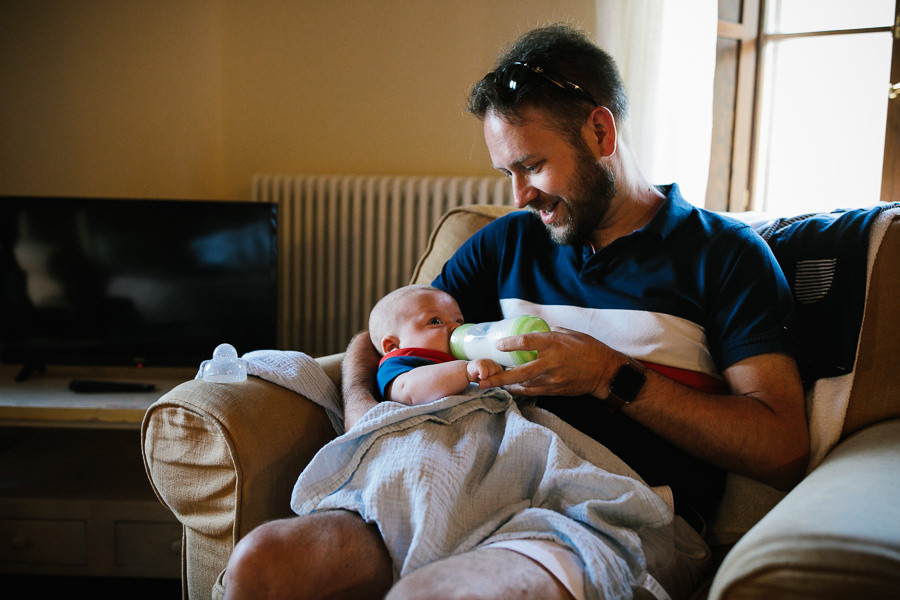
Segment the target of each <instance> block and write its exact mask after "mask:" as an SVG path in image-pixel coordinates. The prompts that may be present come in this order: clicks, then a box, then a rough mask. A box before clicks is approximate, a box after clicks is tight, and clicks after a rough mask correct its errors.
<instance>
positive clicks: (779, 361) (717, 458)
mask: <svg viewBox="0 0 900 600" xmlns="http://www.w3.org/2000/svg"><path fill="white" fill-rule="evenodd" d="M498 347H499V348H500V349H502V350H505V351H509V350H524V349H535V350H537V351H538V359H537V360H535V361H533V362H531V363H527V364H525V365H522V366H520V367H516V368H514V369H509V370H507V371H504V372H503V373H500V374H498V375H496V376H494V377H491V378H488V379H487V380H485V381H483V382H482V383H481V385H482V386H504V387H506V389H507V390H509V391H510V392H511V393H513V394H518V395H523V396H576V395H581V394H590V395H593V396H595V397H596V398H598V399H600V400H601V401H602V400H605V399H606V397H607V395H608V392H609V385H610V382H611V381H612V378H613V376H614V375H615V373H616V371H617V370H618V369H619V367H620V366H622V365H623V364H625V362H627V360H628V357H627V356H625V355H624V354H622V353H621V352H617V351H615V350H613V349H612V348H610V347H609V346H607V345H605V344H603V343H602V342H600V341H598V340H596V339H594V338H593V337H591V336H589V335H586V334H583V333H578V332H574V331H569V330H554V331H553V332H551V333H538V334H526V335H523V336H516V337H513V338H507V339H506V340H501V341H500V342H499V343H498ZM723 376H724V378H725V382H726V383H727V384H728V387H729V390H730V394H728V395H714V394H708V393H704V392H701V391H698V390H695V389H693V388H690V387H687V386H684V385H682V384H679V383H677V382H675V381H673V380H671V379H669V378H667V377H664V376H662V375H660V374H658V373H655V372H653V371H652V370H648V371H647V381H646V383H645V384H644V386H643V387H642V388H641V391H640V393H639V394H638V396H637V397H636V398H635V400H634V401H633V402H631V403H630V404H628V405H627V406H625V407H624V408H623V412H624V413H625V414H627V415H628V416H629V417H631V418H633V419H634V420H635V421H638V422H639V423H642V424H643V425H645V426H647V427H648V428H649V429H651V430H653V431H655V432H656V433H657V434H659V435H660V436H662V437H664V438H666V439H667V440H669V441H670V442H672V443H673V444H675V445H676V446H679V447H681V448H683V449H684V450H686V451H688V452H690V453H691V454H694V455H695V456H697V457H699V458H701V459H703V460H705V461H707V462H709V463H712V464H715V465H718V466H719V467H722V468H724V469H727V470H729V471H734V472H737V473H741V474H743V475H747V476H749V477H753V478H754V479H758V480H760V481H763V482H765V483H768V484H770V485H773V486H775V487H778V488H781V489H786V488H789V487H791V486H792V485H794V484H795V483H796V482H797V481H799V479H800V478H801V477H802V476H803V474H804V473H805V469H806V463H807V459H808V454H809V433H808V430H807V424H806V410H805V404H804V398H803V388H802V385H801V383H800V376H799V374H798V371H797V366H796V363H795V362H794V360H793V359H792V358H791V357H789V356H787V355H785V354H780V353H771V354H762V355H759V356H754V357H750V358H746V359H744V360H741V361H739V362H737V363H735V364H734V365H731V366H730V367H728V368H727V369H725V371H724V373H723ZM599 418H602V416H601V417H599Z"/></svg>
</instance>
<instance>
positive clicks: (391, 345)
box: [381, 335, 400, 354]
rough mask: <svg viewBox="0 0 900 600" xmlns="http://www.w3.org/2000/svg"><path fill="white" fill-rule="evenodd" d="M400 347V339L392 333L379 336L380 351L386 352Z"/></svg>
mask: <svg viewBox="0 0 900 600" xmlns="http://www.w3.org/2000/svg"><path fill="white" fill-rule="evenodd" d="M399 347H400V340H398V339H397V338H396V337H394V336H392V335H386V336H384V337H383V338H381V353H382V354H387V353H388V352H390V351H391V350H396V349H397V348H399Z"/></svg>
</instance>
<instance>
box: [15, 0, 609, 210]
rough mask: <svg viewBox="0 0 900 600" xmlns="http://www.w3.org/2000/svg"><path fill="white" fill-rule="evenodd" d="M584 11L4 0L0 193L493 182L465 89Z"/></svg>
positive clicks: (384, 1) (170, 192) (541, 5)
mask: <svg viewBox="0 0 900 600" xmlns="http://www.w3.org/2000/svg"><path fill="white" fill-rule="evenodd" d="M594 14H595V11H594V1H593V0H554V1H553V2H549V1H546V0H545V1H540V0H457V1H454V2H449V1H447V0H417V1H414V0H406V1H397V0H346V1H341V0H334V1H330V2H322V1H321V0H300V1H267V2H256V1H252V0H232V1H225V0H221V1H213V0H185V1H178V0H169V1H165V0H155V1H153V0H141V1H138V2H121V1H119V0H55V1H50V0H43V1H41V2H27V1H24V0H23V1H11V0H0V86H2V90H3V93H2V94H0V195H2V194H29V195H44V194H46V195H76V196H109V197H117V196H121V197H160V198H227V199H243V198H248V197H249V195H250V179H251V177H252V176H253V174H255V173H261V172H267V173H286V172H290V173H301V172H315V173H366V174H368V173H372V174H413V175H421V174H435V175H484V174H490V173H492V172H493V171H492V169H491V167H490V163H489V159H488V156H487V152H486V151H485V150H484V147H483V146H484V144H483V141H482V138H481V130H480V124H479V123H478V122H477V121H476V120H475V119H473V118H472V117H470V116H468V115H466V114H465V111H464V107H465V99H466V95H467V92H468V90H469V88H470V86H471V85H472V83H474V82H475V80H476V79H477V78H478V77H480V76H481V75H482V74H483V73H484V72H485V71H486V70H488V69H489V68H490V67H491V65H492V63H493V60H494V57H495V56H496V53H497V51H498V50H499V49H500V47H501V46H502V45H503V44H504V43H506V42H508V41H510V40H511V39H513V38H514V37H516V36H517V35H518V34H519V33H521V32H523V31H525V30H527V29H529V28H531V27H533V26H535V25H540V24H543V23H546V22H549V21H559V20H565V21H569V22H571V23H573V24H575V25H577V26H580V27H585V28H588V29H590V28H591V27H592V25H593V22H594Z"/></svg>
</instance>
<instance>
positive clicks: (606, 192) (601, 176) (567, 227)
mask: <svg viewBox="0 0 900 600" xmlns="http://www.w3.org/2000/svg"><path fill="white" fill-rule="evenodd" d="M579 141H581V140H579ZM576 150H577V154H576V156H575V160H576V165H575V174H576V180H575V182H574V184H573V185H572V188H571V190H570V191H569V193H568V194H566V197H565V198H564V197H562V196H560V197H558V200H559V202H562V203H563V204H564V205H565V207H566V214H565V217H564V218H563V219H562V220H561V221H560V222H557V223H552V224H549V225H545V227H546V228H547V232H548V233H549V234H550V239H552V240H553V241H554V242H555V243H557V244H559V245H561V246H564V245H572V244H581V243H584V242H585V241H586V240H588V239H589V237H590V235H591V233H593V231H594V230H595V229H596V228H597V226H598V225H599V224H600V222H601V221H602V220H603V218H604V217H605V216H606V213H607V211H608V210H609V206H610V203H611V202H612V199H613V197H614V196H615V195H616V176H615V173H613V172H612V170H611V169H610V168H609V167H607V166H606V165H603V164H600V163H598V162H597V159H596V158H594V155H593V154H592V153H591V152H590V150H589V149H588V148H587V146H586V145H585V144H584V142H581V144H580V145H579V146H577V147H576Z"/></svg>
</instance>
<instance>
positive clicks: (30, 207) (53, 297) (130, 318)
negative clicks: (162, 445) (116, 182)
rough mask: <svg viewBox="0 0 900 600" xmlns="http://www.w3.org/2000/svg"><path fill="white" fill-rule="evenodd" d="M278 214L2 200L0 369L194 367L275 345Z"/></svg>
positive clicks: (220, 205)
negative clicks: (219, 350)
mask: <svg viewBox="0 0 900 600" xmlns="http://www.w3.org/2000/svg"><path fill="white" fill-rule="evenodd" d="M277 220H278V219H277V209H276V206H275V205H274V204H270V203H260V202H230V201H183V200H126V199H96V198H94V199H92V198H48V197H0V277H2V279H0V359H2V361H3V362H5V363H11V364H21V365H23V366H25V367H26V368H32V367H36V368H41V367H43V366H49V365H55V364H65V365H73V364H78V365H107V366H109V365H136V366H190V365H197V366H199V364H200V362H201V361H203V360H205V359H207V358H210V357H211V356H212V352H213V350H214V349H215V347H216V346H217V345H218V344H220V343H223V342H227V343H230V344H232V345H233V346H234V347H235V348H236V349H237V350H238V353H239V354H243V353H244V352H248V351H250V350H259V349H265V348H275V347H276V344H277V327H278V326H277V297H278V291H277V286H278V282H277V272H278V268H277V263H278V256H277Z"/></svg>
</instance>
